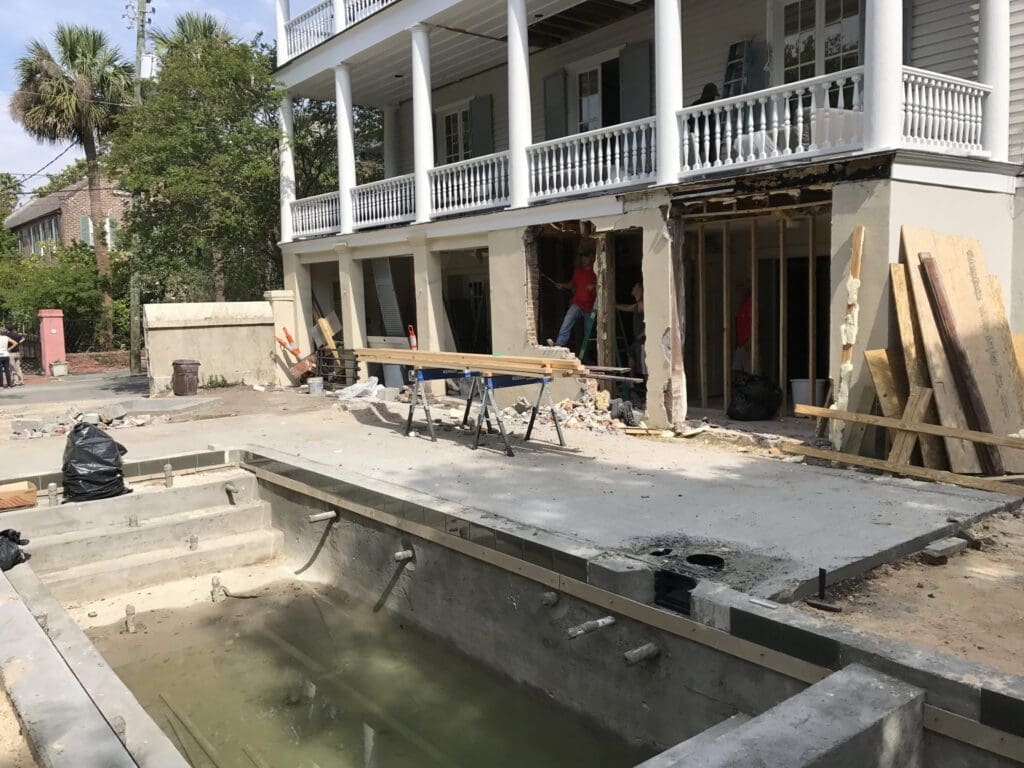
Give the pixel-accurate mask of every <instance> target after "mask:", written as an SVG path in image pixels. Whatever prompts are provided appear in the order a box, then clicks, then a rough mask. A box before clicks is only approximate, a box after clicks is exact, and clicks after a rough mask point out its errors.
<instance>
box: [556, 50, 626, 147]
mask: <svg viewBox="0 0 1024 768" xmlns="http://www.w3.org/2000/svg"><path fill="white" fill-rule="evenodd" d="M623 48H625V46H624V45H620V46H618V47H616V48H611V49H610V50H607V51H603V52H601V53H598V54H595V55H593V56H588V57H587V58H585V59H580V60H579V61H574V62H572V63H571V64H569V65H568V66H567V67H566V68H565V71H566V73H567V74H568V76H569V87H568V89H567V91H568V93H567V94H566V96H567V99H568V102H569V103H568V104H567V105H566V107H567V108H568V109H569V110H570V112H569V115H568V118H569V134H570V135H573V134H577V133H581V131H580V129H579V128H580V120H579V114H580V75H582V74H583V73H584V72H589V71H591V70H593V69H596V70H597V88H598V94H599V96H598V101H597V104H598V107H597V111H598V120H599V121H600V123H601V124H600V125H598V126H597V128H594V129H592V130H600V129H601V128H607V127H608V126H607V125H605V124H604V119H603V114H604V83H603V82H602V81H601V67H602V66H603V65H604V64H605V63H606V62H609V61H611V60H612V59H617V58H619V55H620V54H621V53H622V49H623Z"/></svg>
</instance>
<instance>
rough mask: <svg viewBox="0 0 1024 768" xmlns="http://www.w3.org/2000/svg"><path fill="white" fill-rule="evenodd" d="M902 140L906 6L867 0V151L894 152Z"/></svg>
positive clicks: (865, 77)
mask: <svg viewBox="0 0 1024 768" xmlns="http://www.w3.org/2000/svg"><path fill="white" fill-rule="evenodd" d="M812 119H813V118H812ZM902 137H903V3H897V2H893V0H867V3H866V7H865V20H864V149H865V150H868V151H877V150H884V149H894V148H896V147H898V146H899V145H900V143H901V142H902Z"/></svg>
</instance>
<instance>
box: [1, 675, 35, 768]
mask: <svg viewBox="0 0 1024 768" xmlns="http://www.w3.org/2000/svg"><path fill="white" fill-rule="evenodd" d="M0 766H2V768H36V766H37V763H36V761H35V760H34V759H33V758H32V753H31V752H30V751H29V748H28V742H27V741H25V737H24V736H23V735H22V733H21V723H19V722H18V717H17V715H15V714H14V708H13V707H12V706H11V700H10V699H9V698H8V697H7V692H6V691H5V690H4V689H3V686H0Z"/></svg>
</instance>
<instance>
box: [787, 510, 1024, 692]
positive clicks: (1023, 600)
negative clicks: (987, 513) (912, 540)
mask: <svg viewBox="0 0 1024 768" xmlns="http://www.w3.org/2000/svg"><path fill="white" fill-rule="evenodd" d="M971 532H972V533H973V535H974V536H976V537H977V538H979V539H982V540H984V541H985V543H984V545H983V547H982V549H981V550H980V551H978V550H972V549H968V550H967V551H966V552H964V553H963V554H961V555H957V556H955V557H952V558H950V560H949V562H948V563H947V564H946V565H938V566H933V565H927V564H925V563H923V562H922V561H921V560H920V559H919V558H917V557H916V556H915V557H912V558H909V559H908V560H905V561H903V562H901V563H895V564H892V565H883V566H881V567H880V568H877V569H875V570H874V571H872V572H871V573H870V574H868V576H867V577H865V578H864V579H862V580H857V581H856V582H854V583H851V584H848V585H844V586H841V587H839V588H838V589H837V593H836V594H835V595H831V594H830V596H829V597H830V599H831V600H833V601H834V602H837V603H838V604H839V605H841V606H842V607H843V612H842V613H838V614H827V613H821V612H819V611H815V610H814V609H812V608H806V606H805V608H806V610H808V611H810V612H813V613H814V614H815V615H817V616H824V617H826V618H828V619H830V620H833V621H836V622H839V623H842V624H846V625H849V626H851V627H854V628H855V629H858V630H865V631H868V632H874V633H876V634H879V635H883V636H885V637H889V638H892V639H894V640H900V641H903V642H909V643H913V644H914V645H920V646H925V647H927V648H933V649H936V650H940V651H946V652H948V653H953V654H956V655H957V656H961V657H963V658H966V659H969V660H971V661H975V662H979V663H981V664H987V665H989V666H992V667H996V668H998V669H1001V670H1003V671H1004V672H1009V673H1011V674H1015V675H1024V518H1022V517H1021V516H1019V515H1014V514H1011V513H1005V514H1002V515H998V516H995V517H992V518H989V519H988V520H986V521H985V522H982V523H980V524H979V525H977V526H975V528H973V529H972V531H971Z"/></svg>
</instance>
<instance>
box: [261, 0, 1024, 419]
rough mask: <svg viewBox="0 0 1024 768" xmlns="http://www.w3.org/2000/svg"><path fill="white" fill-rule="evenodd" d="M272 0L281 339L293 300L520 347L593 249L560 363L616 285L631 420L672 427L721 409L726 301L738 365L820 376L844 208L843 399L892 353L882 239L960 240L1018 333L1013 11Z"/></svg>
mask: <svg viewBox="0 0 1024 768" xmlns="http://www.w3.org/2000/svg"><path fill="white" fill-rule="evenodd" d="M276 2H277V21H278V60H279V65H280V66H279V70H278V77H279V78H280V80H281V81H282V82H283V83H284V85H285V87H286V88H287V90H288V94H289V96H288V98H286V99H285V100H284V101H283V103H282V105H281V111H282V125H283V126H284V133H285V136H284V138H283V141H282V152H281V158H282V159H281V182H282V183H281V219H282V227H281V229H282V249H283V252H284V271H285V279H286V288H288V289H291V290H293V291H294V292H295V297H296V312H297V314H298V320H297V322H296V325H297V326H298V328H299V329H300V336H301V335H305V334H307V333H308V331H307V330H306V328H307V326H308V325H309V323H310V321H311V318H312V312H313V309H312V307H313V304H314V302H315V303H316V304H317V305H319V306H320V307H321V309H323V311H325V312H327V311H329V307H336V308H337V309H338V310H339V315H340V317H341V320H342V325H343V333H344V342H345V346H346V347H359V346H363V345H364V344H365V342H366V338H367V336H368V335H369V336H375V335H387V333H386V332H387V328H388V327H389V326H390V327H393V326H394V325H395V324H396V323H398V324H401V325H402V327H404V324H405V323H412V324H414V325H415V326H416V330H417V333H418V337H419V345H420V348H421V349H442V350H456V349H458V350H469V351H491V350H493V351H494V352H502V353H505V354H524V353H533V354H543V353H544V350H546V349H548V347H547V346H546V345H545V341H546V339H548V338H549V337H554V336H555V335H556V332H557V328H558V325H559V323H560V322H561V319H562V315H563V314H564V312H565V309H566V307H567V305H568V303H569V297H568V294H567V293H565V292H563V291H560V290H559V289H558V288H556V287H555V286H554V284H553V283H554V282H561V281H564V280H567V279H568V278H569V275H570V274H571V270H572V265H573V260H574V258H575V257H576V256H577V255H578V253H579V252H580V251H593V252H595V253H596V256H597V272H598V279H599V288H598V293H599V300H598V317H597V323H596V325H597V327H596V329H595V331H594V332H593V333H592V334H591V336H592V337H593V340H589V341H588V343H587V344H586V348H583V346H584V341H587V340H584V339H583V338H581V336H582V332H581V331H580V330H578V331H577V334H576V336H575V338H574V340H573V342H572V344H573V347H574V349H573V351H574V352H582V354H583V355H584V356H586V357H588V358H594V359H597V360H599V361H600V362H601V363H604V364H608V365H614V364H615V363H616V362H621V363H622V364H625V359H624V356H625V350H626V348H627V344H628V342H629V341H631V340H632V335H633V328H632V325H631V318H630V317H628V316H625V315H624V314H623V313H619V312H617V311H615V309H614V304H615V303H617V302H618V303H626V302H628V301H629V293H630V289H631V287H632V286H633V284H634V283H635V282H637V281H640V280H642V281H643V283H644V286H645V291H646V342H645V349H646V356H647V361H648V367H649V372H650V379H649V382H648V387H647V393H648V402H647V405H648V410H649V413H650V421H651V422H652V423H655V424H657V423H670V422H672V421H673V420H675V421H678V420H679V419H681V418H682V417H683V416H684V414H685V412H686V408H687V403H689V404H690V405H691V406H697V405H703V406H705V407H721V404H722V401H723V399H724V398H726V397H727V396H728V394H727V393H728V390H729V378H730V370H731V369H732V367H733V364H734V355H735V348H736V346H737V343H739V342H742V341H743V340H744V339H743V338H739V339H738V338H737V335H739V336H740V337H743V336H745V335H746V334H745V333H744V331H743V329H742V328H740V327H737V323H738V322H739V324H741V325H742V324H745V323H746V322H747V321H746V320H744V319H743V317H744V313H747V316H750V317H752V326H753V333H752V336H751V338H750V341H749V343H747V345H746V349H745V354H746V356H747V364H748V365H752V367H753V368H754V370H756V371H758V372H761V373H764V374H766V375H768V376H770V377H771V378H773V379H775V380H777V381H780V382H782V383H783V384H785V383H786V382H788V381H790V380H793V379H797V380H807V379H811V380H825V379H827V378H829V377H831V376H833V375H834V372H835V370H836V368H837V367H838V355H839V333H838V327H839V325H840V323H841V321H842V318H843V315H844V314H845V310H846V296H847V293H846V278H847V274H848V271H849V260H850V252H851V238H852V233H853V231H854V228H855V227H856V226H857V225H858V224H861V225H863V226H864V227H865V228H866V245H865V251H864V262H863V271H862V281H863V286H862V288H861V291H860V306H861V316H860V325H861V327H860V333H859V336H858V342H857V349H856V350H855V352H856V354H855V356H854V360H855V372H854V394H853V400H852V402H856V401H857V400H856V398H857V396H858V389H863V388H864V387H867V386H870V385H869V379H868V378H867V376H866V374H865V373H864V372H863V371H862V370H861V368H862V363H861V360H862V358H863V354H862V352H863V350H864V349H872V348H879V347H886V346H888V345H889V344H890V341H891V340H892V339H893V336H892V333H893V330H892V325H893V323H892V322H891V321H890V311H889V292H888V291H889V289H888V275H889V270H888V263H889V262H890V261H892V260H896V259H897V258H898V238H899V228H900V226H901V225H915V226H923V227H929V228H933V229H938V230H942V231H948V232H955V233H960V234H963V235H966V236H971V237H976V238H978V239H980V240H981V242H982V244H983V246H984V248H985V252H986V255H987V258H988V261H989V267H990V269H991V271H993V272H994V273H995V274H997V275H998V276H999V278H1000V281H1001V285H1002V288H1003V292H1004V298H1005V301H1006V304H1007V307H1009V308H1010V311H1011V314H1012V324H1013V325H1014V326H1015V328H1021V327H1024V302H1022V301H1021V294H1022V293H1024V274H1020V275H1018V273H1019V271H1020V268H1018V267H1017V266H1016V265H1015V262H1014V260H1013V259H1012V258H1011V256H1012V252H1013V245H1014V239H1015V237H1014V226H1015V225H1014V221H1015V218H1014V206H1015V199H1016V198H1015V196H1016V190H1017V173H1018V168H1019V164H1020V160H1021V157H1020V155H1021V147H1020V144H1021V141H1020V138H1021V136H1020V134H1021V132H1022V129H1024V88H1022V87H1020V84H1021V82H1024V59H1022V58H1021V57H1020V56H1019V55H1017V54H1016V50H1017V49H1018V48H1021V47H1022V45H1020V44H1019V45H1016V46H1014V47H1013V48H1011V36H1013V37H1014V38H1015V39H1016V38H1017V37H1018V36H1019V42H1020V43H1021V44H1024V0H974V1H973V2H971V1H970V0H905V1H903V2H901V0H326V2H322V3H319V4H318V5H315V6H314V7H312V8H309V9H305V8H301V9H295V10H296V11H301V12H299V13H296V14H295V15H292V8H290V7H289V0H276ZM1011 9H1012V12H1011ZM1011 51H1014V54H1013V55H1011ZM1011 74H1013V77H1011ZM1011 83H1017V84H1018V85H1017V86H1015V87H1013V88H1011ZM709 86H713V88H709ZM702 95H704V96H707V97H708V98H701V97H702ZM300 97H309V98H317V99H334V100H336V102H337V105H338V129H339V130H338V155H339V178H340V180H341V183H340V189H339V190H338V191H336V192H332V193H330V194H327V195H322V196H319V197H316V198H312V199H305V200H296V199H295V196H294V163H293V156H292V149H291V138H292V132H293V127H292V120H291V110H292V100H293V99H295V98H300ZM695 102H702V103H698V104H696V105H694V103H695ZM354 104H357V105H365V106H373V107H379V108H380V109H382V110H383V113H384V123H385V139H384V144H385V147H384V151H385V167H386V168H385V170H386V174H385V175H386V178H385V179H383V180H382V181H378V182H374V183H371V184H362V185H358V186H357V185H356V174H355V157H354V151H353V140H352V131H353V124H352V118H351V114H352V112H351V107H352V105H354ZM548 278H550V279H548ZM738 317H739V318H740V320H739V321H737V318H738ZM392 335H393V331H392ZM299 345H300V347H308V338H300V339H299ZM787 394H788V391H787Z"/></svg>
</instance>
